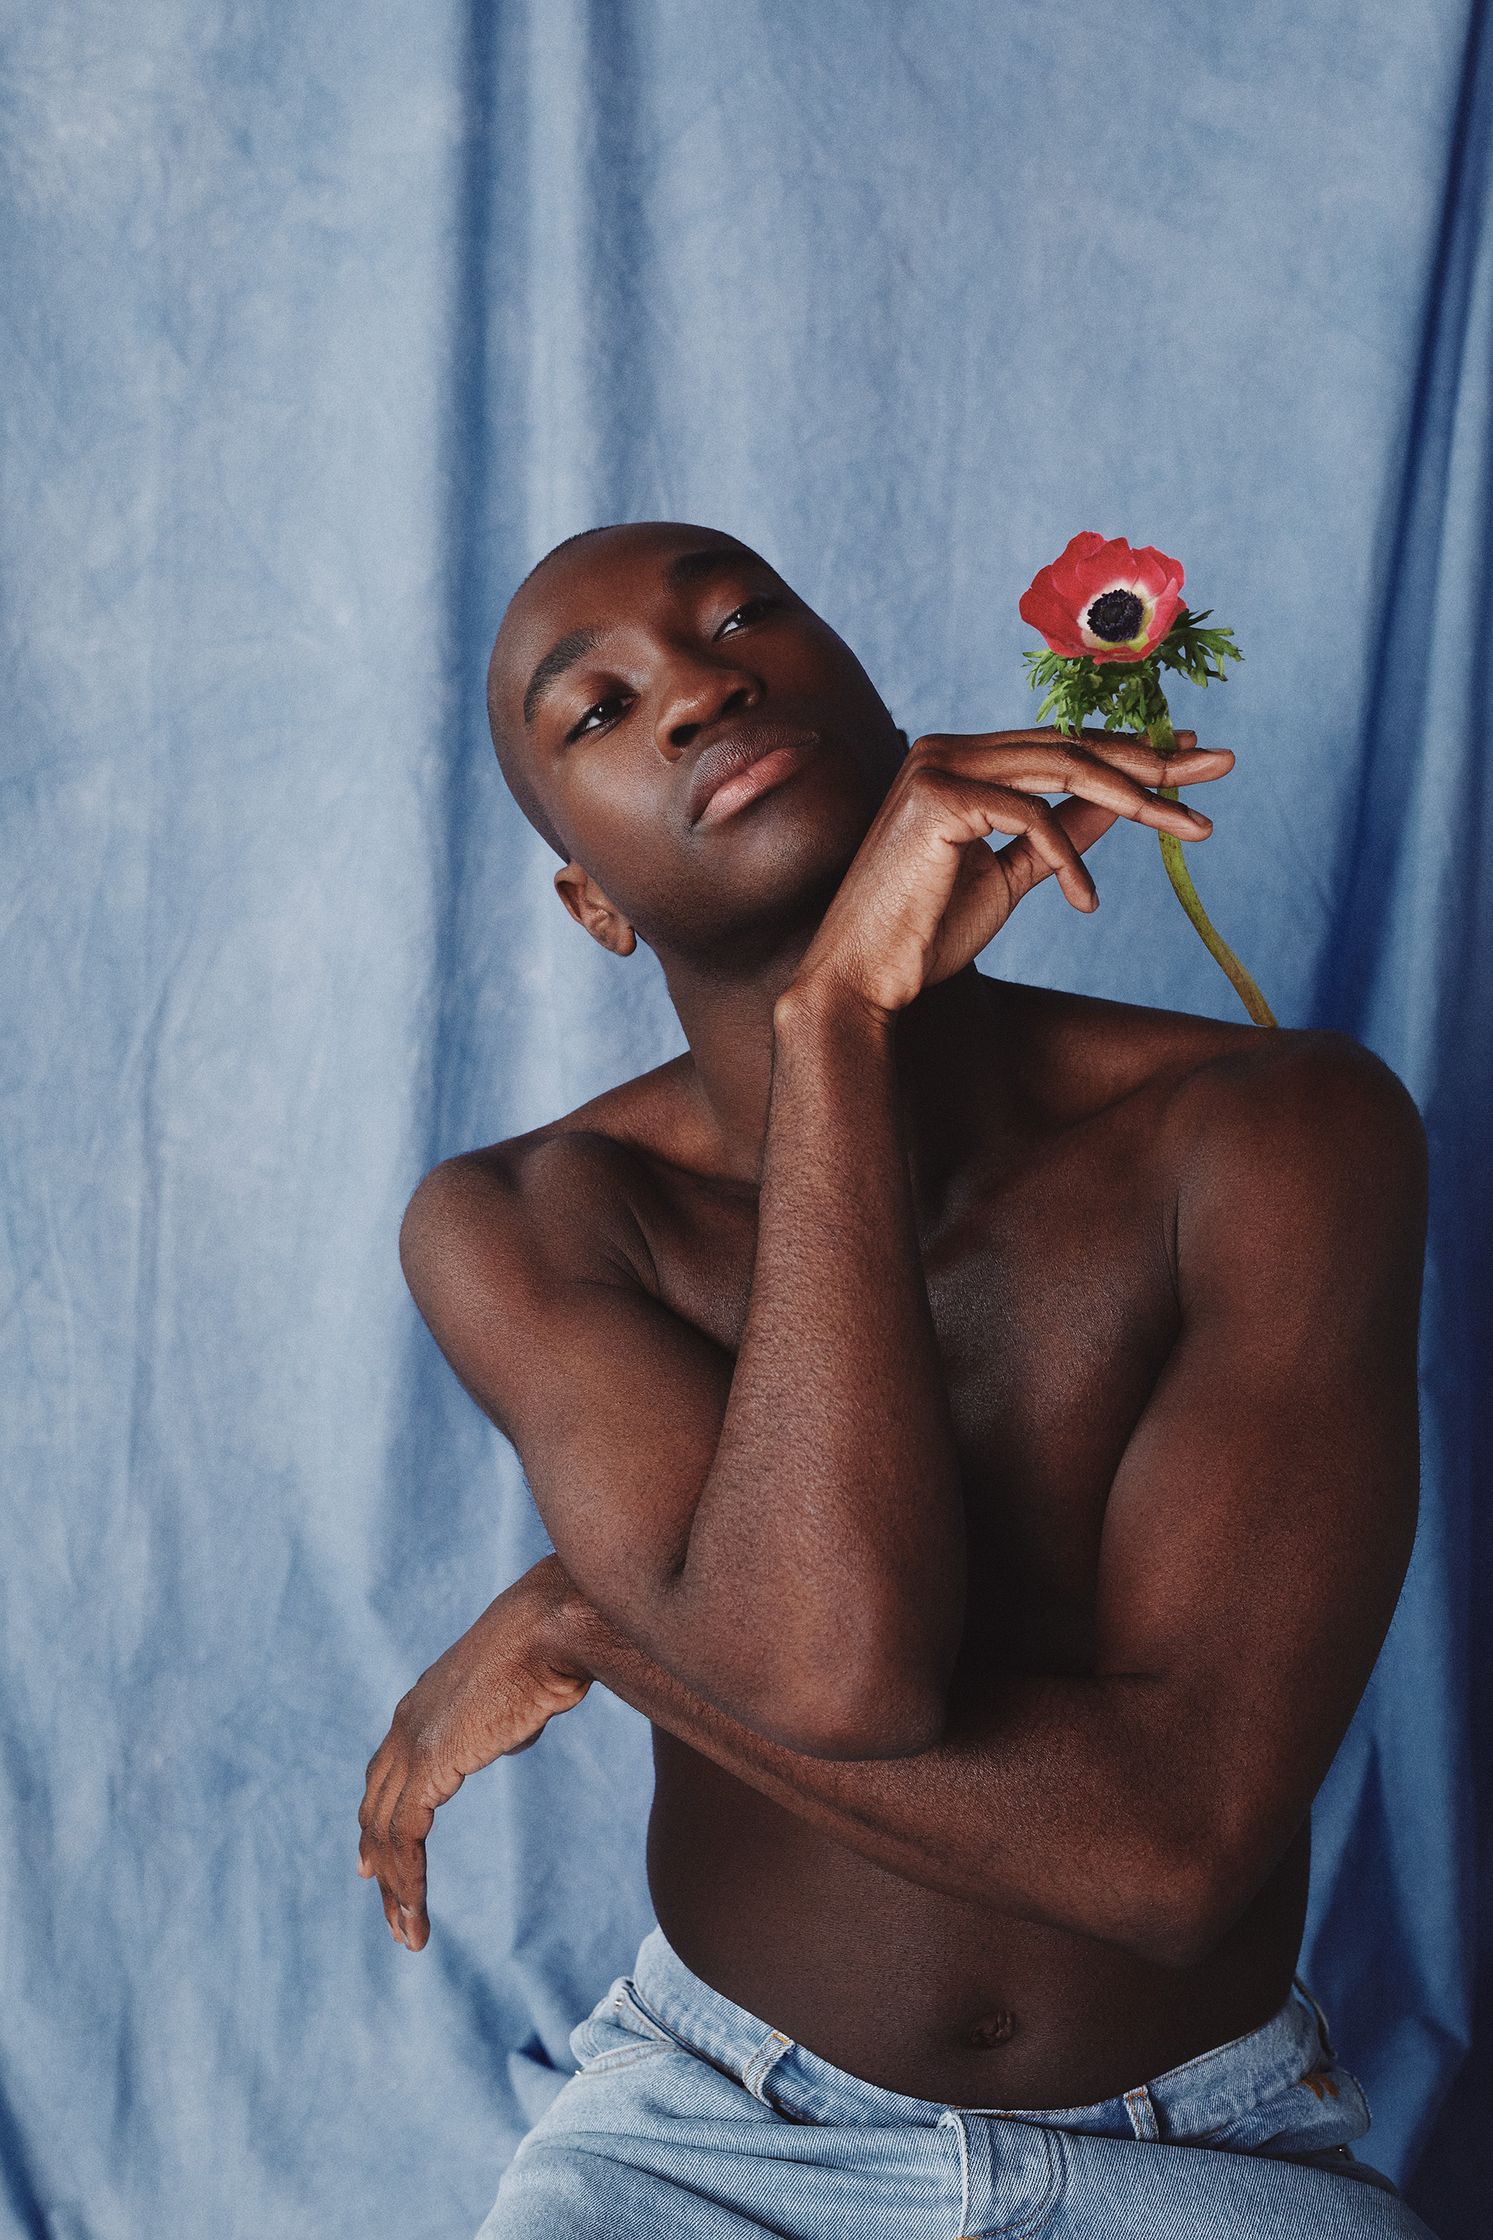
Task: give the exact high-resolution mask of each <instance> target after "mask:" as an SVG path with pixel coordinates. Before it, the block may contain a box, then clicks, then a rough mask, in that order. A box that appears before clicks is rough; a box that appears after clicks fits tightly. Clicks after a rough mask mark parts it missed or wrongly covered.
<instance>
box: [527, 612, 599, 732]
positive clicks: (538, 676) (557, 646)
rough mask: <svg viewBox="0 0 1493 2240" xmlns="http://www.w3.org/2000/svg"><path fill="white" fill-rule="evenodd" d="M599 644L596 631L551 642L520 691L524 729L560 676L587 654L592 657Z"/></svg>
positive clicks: (572, 632) (569, 634)
mask: <svg viewBox="0 0 1493 2240" xmlns="http://www.w3.org/2000/svg"><path fill="white" fill-rule="evenodd" d="M600 643H601V633H600V632H599V631H596V630H567V631H566V633H565V635H564V637H563V638H557V639H556V640H555V642H554V644H553V645H552V646H551V647H550V649H549V652H548V653H547V654H546V655H545V656H544V658H543V660H542V661H539V662H537V663H536V665H535V669H534V674H533V676H532V677H530V679H529V681H528V684H527V685H526V686H525V688H524V722H525V724H526V725H527V724H530V723H532V722H533V720H534V710H535V709H536V707H537V706H538V705H539V701H540V699H541V697H542V695H543V694H544V693H546V692H547V691H548V690H549V688H550V686H551V685H552V684H553V683H554V682H555V680H556V678H557V677H561V676H563V675H564V673H565V671H566V670H567V669H573V668H574V666H575V664H576V663H577V662H578V661H581V660H584V658H585V656H586V655H587V654H588V653H594V652H595V651H596V648H597V646H598V645H600Z"/></svg>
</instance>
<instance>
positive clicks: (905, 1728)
mask: <svg viewBox="0 0 1493 2240" xmlns="http://www.w3.org/2000/svg"><path fill="white" fill-rule="evenodd" d="M947 1716H948V1704H947V1698H946V1695H945V1693H944V1691H943V1690H941V1689H935V1688H931V1687H926V1688H924V1687H913V1686H910V1685H909V1684H908V1683H907V1682H906V1681H905V1680H904V1681H899V1682H896V1683H889V1682H887V1681H885V1680H884V1679H879V1680H878V1681H877V1682H876V1683H874V1684H868V1685H866V1686H863V1687H859V1688H851V1689H847V1688H844V1687H840V1686H837V1687H835V1688H833V1689H830V1688H820V1689H816V1690H815V1691H814V1692H813V1693H812V1694H811V1695H799V1696H798V1697H796V1698H795V1700H794V1701H792V1702H791V1703H788V1704H785V1705H783V1706H782V1707H781V1711H780V1715H779V1717H777V1718H776V1719H775V1720H774V1721H773V1723H772V1726H771V1729H770V1730H768V1729H767V1728H766V1727H764V1729H763V1731H764V1732H769V1733H770V1739H771V1740H772V1741H774V1742H778V1743H780V1744H781V1745H782V1747H783V1748H784V1749H786V1750H794V1751H797V1752H798V1754H799V1755H800V1756H801V1757H805V1758H837V1759H859V1758H913V1757H917V1756H918V1755H919V1754H920V1753H921V1752H922V1751H924V1750H932V1749H933V1748H934V1747H935V1746H936V1745H937V1744H938V1743H939V1742H940V1741H942V1739H943V1733H944V1724H945V1721H946V1718H947Z"/></svg>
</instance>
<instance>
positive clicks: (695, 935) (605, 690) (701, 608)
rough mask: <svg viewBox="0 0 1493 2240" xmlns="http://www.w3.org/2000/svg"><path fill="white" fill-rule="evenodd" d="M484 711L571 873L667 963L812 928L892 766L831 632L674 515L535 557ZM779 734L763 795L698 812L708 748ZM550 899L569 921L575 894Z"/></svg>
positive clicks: (749, 558)
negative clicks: (790, 928) (781, 744)
mask: <svg viewBox="0 0 1493 2240" xmlns="http://www.w3.org/2000/svg"><path fill="white" fill-rule="evenodd" d="M489 708H490V711H491V714H492V719H493V726H494V735H495V737H499V736H501V739H502V742H503V754H504V759H505V762H506V763H507V764H508V765H509V767H510V768H511V767H512V766H513V764H515V763H517V764H518V765H519V767H520V769H521V771H522V776H523V780H524V782H525V783H526V784H527V786H528V787H529V788H530V789H531V791H532V792H533V794H534V795H535V796H536V797H537V799H538V801H539V803H540V805H541V807H542V809H543V810H544V812H545V813H546V814H547V816H548V818H549V820H550V822H551V823H552V824H553V826H554V827H555V828H556V830H557V832H558V834H559V836H560V837H561V838H562V839H563V841H564V842H565V844H566V846H567V847H568V848H569V850H570V853H571V857H572V860H573V862H574V863H576V864H579V865H581V866H583V867H584V869H585V872H586V873H587V874H589V880H590V882H591V884H592V886H593V887H595V888H598V889H600V890H601V891H602V893H603V894H604V896H605V897H606V899H607V900H608V901H610V902H611V903H612V904H613V905H614V906H615V908H616V910H617V911H619V912H620V913H621V915H622V917H623V918H624V919H625V920H626V921H627V923H628V924H630V925H631V926H632V927H633V928H634V929H635V931H636V932H637V934H638V935H639V937H640V938H641V939H643V940H645V941H647V942H649V943H650V944H651V945H652V946H653V947H654V948H660V947H662V948H663V949H665V950H669V951H677V952H681V953H696V954H701V955H704V954H708V953H710V952H712V951H717V950H719V949H720V948H721V945H722V944H723V943H725V942H727V941H728V940H733V941H735V942H737V943H740V944H742V945H744V946H750V945H752V944H753V942H754V940H762V939H764V938H766V939H769V940H770V938H771V936H772V934H773V931H774V929H776V928H779V927H785V926H787V925H789V924H794V923H797V922H799V921H802V920H803V919H804V917H805V913H806V911H807V912H811V913H812V914H813V916H814V917H817V915H818V914H819V913H822V911H823V909H824V907H825V905H826V904H827V902H828V900H829V898H830V896H831V895H832V894H833V892H834V889H835V887H836V886H837V885H838V883H839V880H840V878H841V877H842V876H843V874H844V871H845V868H846V866H847V865H848V864H849V862H850V860H851V858H852V856H853V855H854V853H855V851H856V848H857V847H858V845H859V843H860V841H861V839H862V837H863V836H864V834H865V831H866V827H867V826H868V824H869V823H870V821H871V818H872V816H873V815H874V813H875V810H876V808H877V805H878V804H879V802H880V801H881V799H882V797H883V796H884V794H885V792H886V789H887V786H888V784H889V783H890V780H891V777H892V774H893V772H894V771H895V769H896V767H897V765H898V763H899V762H900V760H901V757H902V754H903V751H904V742H903V740H902V736H901V734H900V733H899V732H898V730H897V728H896V726H895V725H894V723H893V722H892V718H891V716H890V714H889V713H888V711H887V708H886V706H885V704H884V702H883V701H882V699H881V697H880V695H879V694H878V693H877V691H876V689H875V687H874V685H873V684H872V683H871V680H870V678H869V677H868V676H867V675H866V673H865V671H864V669H862V667H861V665H860V663H859V662H858V661H857V660H856V658H855V656H854V654H853V653H852V652H851V651H850V648H849V647H848V646H847V645H846V644H845V643H844V641H843V640H842V639H841V638H839V637H838V636H837V635H836V633H835V632H834V631H833V630H831V629H830V627H829V625H828V624H827V623H825V622H822V621H821V620H820V618H819V616H818V615H816V614H815V613H814V612H813V610H812V609H811V608H810V607H808V606H806V605H805V603H804V601H803V600H802V599H800V598H799V597H798V596H797V594H796V593H795V592H793V591H792V590H791V589H790V588H789V586H788V585H787V584H786V583H785V582H784V581H783V579H782V577H781V576H779V575H778V574H777V572H776V570H775V569H773V568H770V567H769V566H768V565H767V563H766V561H765V560H761V559H759V558H758V557H757V556H756V555H755V554H754V553H751V552H749V551H747V550H746V548H745V547H744V546H741V545H738V544H737V543H736V542H735V541H734V540H733V539H731V538H729V537H727V536H724V535H722V534H721V532H720V531H718V530H714V529H704V528H697V527H692V526H691V525H690V524H689V523H685V522H644V523H638V524H632V525H629V526H626V527H621V528H613V529H607V530H604V531H602V532H601V533H599V534H598V535H596V536H593V537H589V538H587V539H586V540H585V541H584V542H582V543H581V544H578V545H573V546H570V547H569V548H568V549H566V550H565V551H563V552H561V553H559V554H558V555H557V556H556V557H555V558H554V559H553V560H551V561H549V562H547V563H546V565H545V566H544V567H542V568H541V569H540V571H539V573H538V574H537V575H536V576H534V577H533V578H532V579H531V580H530V582H528V583H527V584H525V585H524V586H523V587H522V589H521V590H520V591H519V592H518V593H517V595H516V596H515V598H514V600H513V602H512V603H511V605H510V606H509V609H508V612H507V614H506V615H505V616H504V618H503V624H502V628H501V629H500V630H499V632H498V639H497V643H496V645H495V646H494V648H493V659H492V667H491V670H490V673H489ZM779 731H781V732H782V734H783V737H784V739H785V740H786V741H787V742H788V743H787V745H786V747H785V748H784V749H782V750H780V751H779V752H777V754H776V755H775V756H774V758H773V760H772V764H771V771H770V772H769V770H768V767H767V765H768V756H767V755H766V754H763V755H760V756H759V757H758V760H760V762H761V763H762V765H763V769H762V770H761V771H760V772H759V775H758V778H757V779H756V780H754V781H751V783H752V784H753V785H755V786H756V787H757V788H758V789H759V790H756V791H755V792H753V793H752V795H751V797H750V798H745V799H743V798H741V797H740V789H739V788H732V789H731V790H729V791H728V790H726V789H724V788H723V789H722V791H721V793H720V795H719V797H718V798H717V799H716V800H715V801H714V802H713V803H710V804H707V805H706V806H705V807H704V808H703V809H701V808H700V792H701V788H702V786H703V785H704V784H705V783H706V782H707V781H708V780H709V779H710V778H711V777H712V776H714V775H715V774H716V773H717V772H718V771H719V770H720V768H721V767H722V761H723V757H722V755H721V754H720V753H717V752H714V751H713V750H717V749H720V748H723V747H725V746H728V745H729V746H731V747H733V748H736V749H742V748H746V747H750V746H753V745H757V746H760V745H761V744H763V742H764V740H770V739H771V738H772V737H773V736H774V734H776V733H777V732H779ZM769 775H773V776H774V782H772V783H770V784H765V785H764V784H763V782H762V781H763V780H765V779H766V778H767V777H768V776H769ZM557 884H558V885H560V886H561V891H562V893H564V894H565V895H566V899H567V901H568V902H570V904H571V906H572V907H573V908H574V907H575V905H576V891H575V889H576V882H575V881H574V880H573V879H572V878H571V876H570V874H568V873H565V872H562V873H560V874H559V875H558V878H557ZM577 914H578V915H579V914H580V912H579V911H578V912H577Z"/></svg>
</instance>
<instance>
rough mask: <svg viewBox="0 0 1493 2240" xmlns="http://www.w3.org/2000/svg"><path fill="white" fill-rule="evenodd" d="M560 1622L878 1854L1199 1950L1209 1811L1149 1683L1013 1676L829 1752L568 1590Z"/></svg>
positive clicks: (751, 1780)
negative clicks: (908, 1724)
mask: <svg viewBox="0 0 1493 2240" xmlns="http://www.w3.org/2000/svg"><path fill="white" fill-rule="evenodd" d="M561 1626H562V1631H561V1639H562V1641H563V1644H564V1648H563V1652H562V1661H565V1662H573V1663H574V1665H575V1667H576V1669H584V1671H585V1672H586V1673H587V1674H589V1675H591V1676H593V1677H594V1678H596V1679H598V1680H600V1681H601V1682H602V1683H603V1685H604V1686H606V1687H608V1688H610V1689H611V1690H612V1692H613V1693H614V1694H615V1695H618V1696H620V1697H621V1698H622V1699H623V1701H624V1702H626V1703H629V1704H631V1705H632V1706H633V1708H634V1709H635V1710H638V1711H640V1712H642V1713H643V1715H644V1716H645V1717H646V1718H648V1719H649V1720H651V1721H653V1722H655V1723H656V1724H657V1725H658V1726H661V1727H663V1728H665V1729H666V1730H667V1731H668V1732H669V1733H670V1734H673V1735H677V1736H678V1737H679V1739H680V1740H681V1741H683V1742H685V1743H688V1744H689V1746H690V1747H691V1748H692V1749H694V1750H698V1751H699V1752H700V1753H701V1754H702V1755H703V1756H705V1757H707V1758H710V1759H712V1760H713V1761H714V1762H715V1763H716V1764H717V1765H719V1766H722V1767H724V1768H725V1770H726V1771H727V1772H728V1773H731V1774H734V1775H736V1776H737V1778H738V1779H740V1780H742V1781H745V1782H746V1783H748V1785H749V1786H750V1787H752V1788H754V1789H757V1790H760V1791H761V1793H762V1794H763V1795H764V1796H768V1797H771V1798H773V1799H774V1801H775V1802H777V1803H779V1804H782V1805H785V1806H786V1807H787V1808H788V1809H789V1810H790V1811H792V1812H795V1813H797V1814H798V1815H799V1817H800V1818H802V1819H804V1820H807V1821H809V1822H810V1823H811V1824H812V1825H814V1826H815V1827H818V1828H820V1829H822V1830H823V1831H824V1832H825V1833H826V1834H827V1835H830V1836H833V1837H835V1838H836V1839H837V1840H838V1841H839V1842H841V1843H844V1844H846V1845H847V1846H848V1847H849V1848H850V1849H851V1850H853V1851H857V1852H859V1853H860V1854H861V1855H862V1856H863V1857H864V1858H867V1859H870V1860H872V1861H874V1863H875V1864H876V1865H878V1866H881V1867H885V1868H887V1869H889V1870H890V1871H891V1872H892V1873H894V1874H898V1875H901V1876H903V1877H904V1878H905V1879H906V1880H907V1881H910V1882H915V1883H918V1884H920V1885H921V1886H922V1887H923V1888H925V1889H929V1890H937V1891H941V1892H942V1893H944V1894H945V1895H946V1896H949V1897H954V1898H961V1899H964V1900H967V1901H969V1902H972V1903H974V1904H977V1905H983V1906H988V1907H990V1908H991V1910H992V1911H994V1912H999V1913H1003V1914H1008V1915H1014V1916H1016V1917H1017V1918H1019V1919H1025V1920H1029V1921H1033V1922H1037V1923H1040V1924H1043V1925H1045V1926H1048V1927H1052V1928H1059V1929H1065V1930H1069V1931H1073V1932H1077V1933H1079V1934H1082V1935H1086V1936H1092V1937H1095V1938H1098V1939H1100V1940H1101V1941H1104V1942H1110V1943H1115V1944H1119V1945H1122V1946H1125V1947H1126V1948H1128V1949H1131V1950H1136V1951H1140V1952H1142V1953H1144V1954H1145V1956H1146V1957H1148V1958H1155V1959H1158V1960H1161V1961H1171V1960H1174V1959H1175V1958H1176V1957H1177V1955H1178V1953H1179V1952H1180V1953H1181V1954H1182V1955H1183V1956H1184V1957H1188V1958H1190V1957H1193V1956H1194V1955H1193V1952H1192V1950H1191V1947H1192V1945H1193V1944H1195V1943H1196V1939H1197V1930H1196V1920H1197V1918H1198V1917H1199V1915H1200V1914H1201V1913H1202V1912H1204V1911H1206V1892H1205V1891H1203V1890H1201V1889H1200V1888H1199V1887H1198V1884H1197V1881H1196V1870H1197V1868H1198V1867H1199V1865H1200V1863H1201V1862H1202V1859H1203V1855H1204V1849H1205V1846H1204V1843H1203V1838H1202V1835H1201V1832H1200V1831H1201V1825H1202V1820H1203V1814H1202V1813H1200V1812H1198V1811H1196V1810H1194V1799H1195V1795H1196V1792H1193V1785H1192V1784H1191V1783H1190V1782H1189V1780H1188V1778H1187V1776H1186V1771H1185V1768H1184V1767H1183V1764H1182V1752H1181V1748H1180V1745H1179V1744H1177V1743H1176V1741H1175V1739H1174V1742H1173V1745H1172V1746H1171V1749H1170V1752H1169V1753H1168V1750H1167V1748H1166V1746H1165V1745H1164V1742H1163V1732H1164V1730H1165V1729H1167V1728H1168V1726H1169V1725H1171V1722H1170V1721H1169V1720H1168V1718H1167V1717H1166V1715H1165V1714H1164V1713H1160V1714H1159V1705H1158V1703H1157V1700H1156V1696H1155V1684H1154V1683H1148V1682H1145V1681H1141V1680H1125V1679H1114V1680H1109V1681H1105V1680H1085V1679H1069V1678H1063V1677H1054V1678H1048V1677H1027V1676H1022V1675H1013V1676H1012V1677H1011V1678H1010V1679H1009V1680H1008V1681H1005V1682H1003V1683H1000V1684H999V1685H998V1693H993V1694H992V1696H991V1698H990V1699H989V1701H988V1702H987V1703H986V1704H984V1705H982V1707H981V1709H980V1711H979V1713H978V1714H977V1715H964V1716H959V1715H956V1716H955V1718H954V1719H953V1721H952V1722H951V1723H950V1726H949V1727H948V1729H947V1731H946V1732H945V1735H944V1737H943V1739H942V1740H941V1741H939V1742H938V1743H936V1744H935V1745H934V1746H933V1747H931V1748H929V1749H926V1750H922V1751H919V1752H917V1753H916V1754H915V1755H909V1756H903V1757H896V1758H885V1757H882V1758H871V1759H858V1760H844V1759H835V1758H823V1757H815V1756H809V1755H806V1754H804V1753H802V1752H799V1751H796V1750H790V1749H786V1748H784V1747H783V1746H782V1745H781V1744H779V1743H776V1742H772V1741H769V1740H767V1739H765V1738H764V1737H763V1736H762V1735H760V1734H758V1733H756V1732H755V1731H754V1730H753V1729H752V1728H750V1727H745V1726H743V1725H741V1724H740V1723H739V1722H738V1721H737V1720H735V1719H733V1718H731V1717H730V1716H729V1715H728V1714H727V1713H725V1712H723V1711H720V1710H718V1709H717V1708H716V1707H715V1705H713V1704H711V1703H707V1702H706V1701H705V1700H704V1699H703V1698H702V1697H701V1696H699V1695H697V1694H696V1693H695V1692H694V1691H693V1690H692V1689H691V1688H690V1687H689V1686H687V1685H686V1684H685V1683H684V1682H683V1681H681V1680H678V1679H676V1678H675V1677H674V1676H673V1675H672V1674H671V1673H668V1672H666V1671H664V1669H663V1668H662V1667H661V1666H659V1665H657V1664H655V1663H654V1662H653V1660H652V1659H651V1658H650V1657H649V1656H648V1655H647V1653H646V1652H645V1651H644V1650H642V1649H639V1648H638V1647H637V1646H636V1645H635V1644H634V1643H633V1642H632V1641H631V1640H629V1639H628V1638H627V1636H626V1635H624V1634H622V1633H620V1632H619V1631H618V1630H617V1628H616V1627H615V1626H613V1625H612V1624H611V1623H610V1622H609V1621H608V1620H607V1619H606V1618H604V1617H603V1616H602V1615H601V1614H600V1612H598V1611H597V1610H596V1609H595V1608H594V1607H593V1606H592V1605H591V1604H590V1603H588V1602H586V1601H585V1600H584V1598H583V1597H582V1596H581V1595H580V1594H579V1593H578V1592H576V1593H572V1595H571V1596H570V1597H568V1598H567V1600H566V1603H565V1607H564V1611H563V1617H562V1621H561ZM1148 1691H1149V1693H1150V1698H1151V1700H1149V1701H1148V1700H1147V1693H1148ZM1172 1732H1173V1735H1174V1737H1175V1728H1174V1726H1173V1727H1172ZM1168 1755H1169V1756H1170V1762H1171V1766H1172V1769H1173V1772H1174V1775H1175V1778H1174V1779H1172V1780H1171V1781H1169V1782H1168V1781H1167V1777H1166V1772H1165V1768H1166V1765H1167V1760H1168ZM1190 1792H1191V1793H1192V1794H1191V1795H1190Z"/></svg>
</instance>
